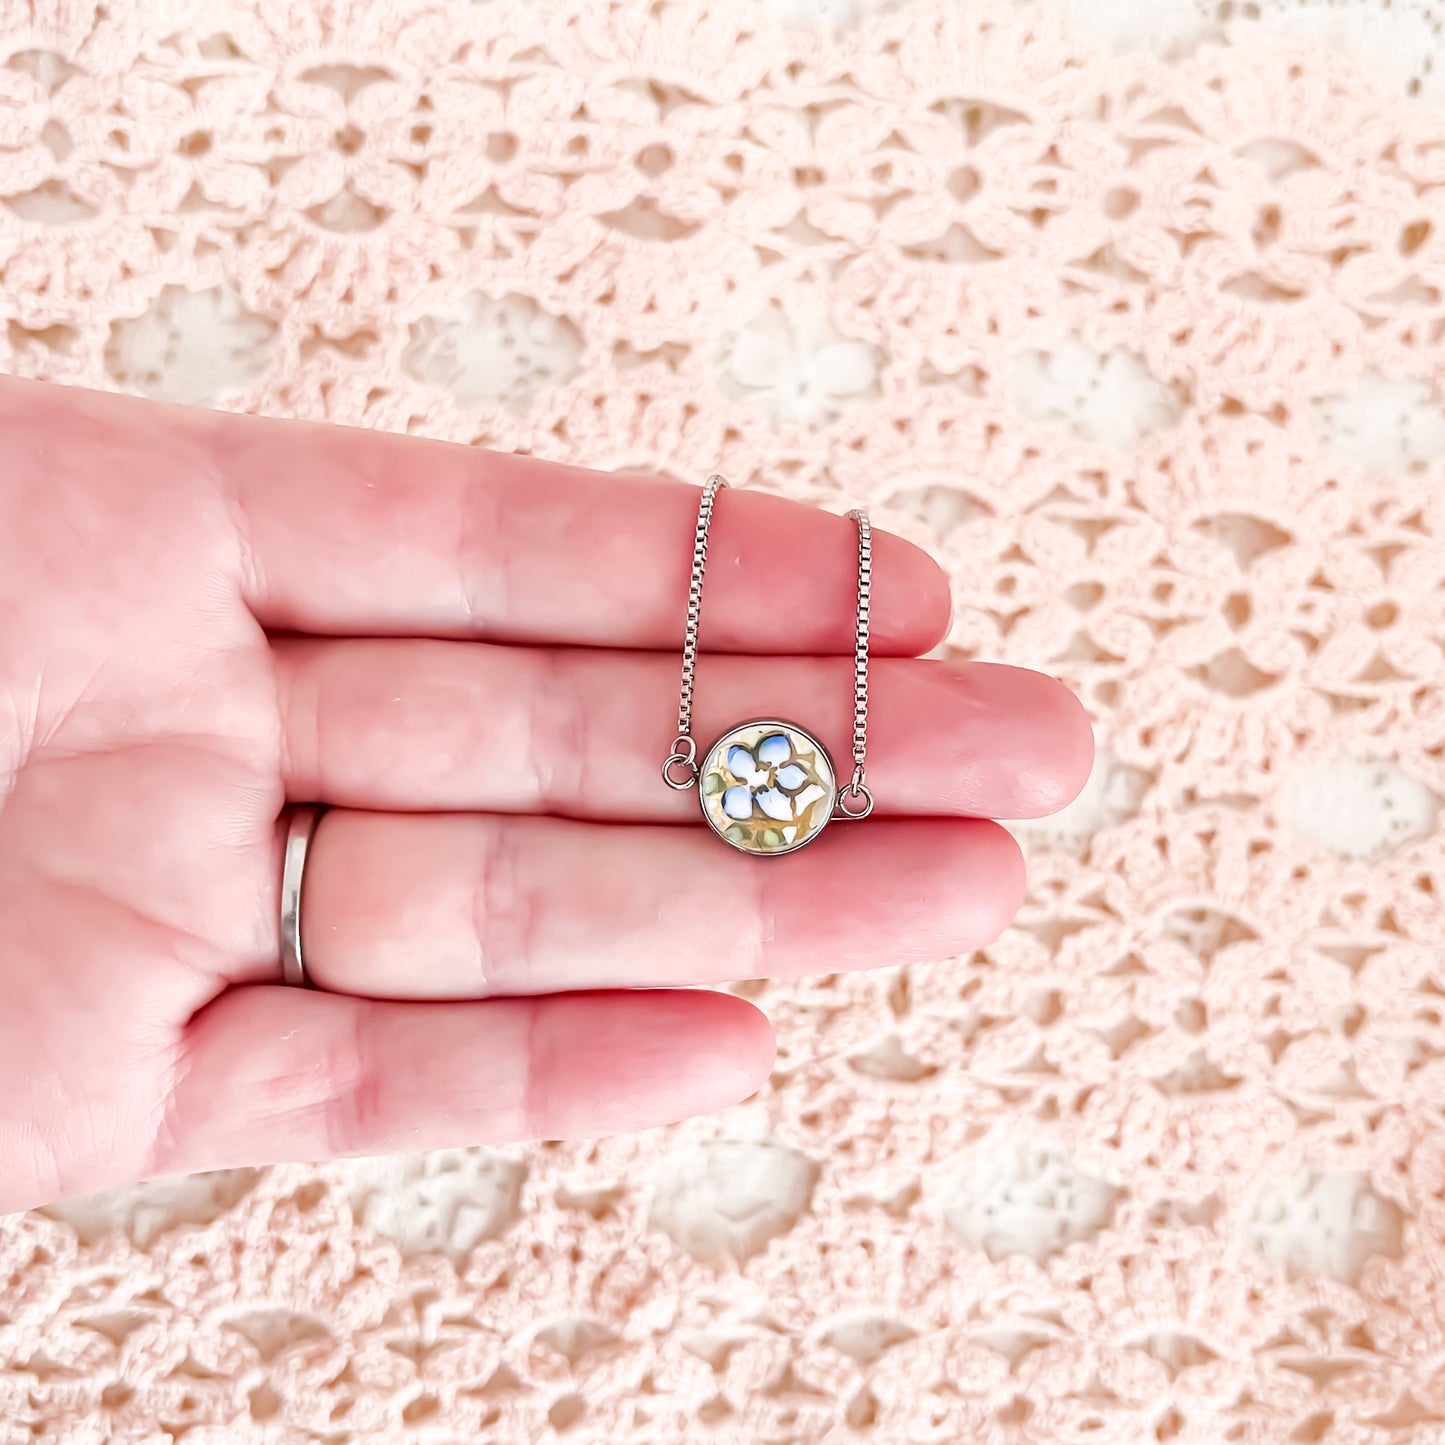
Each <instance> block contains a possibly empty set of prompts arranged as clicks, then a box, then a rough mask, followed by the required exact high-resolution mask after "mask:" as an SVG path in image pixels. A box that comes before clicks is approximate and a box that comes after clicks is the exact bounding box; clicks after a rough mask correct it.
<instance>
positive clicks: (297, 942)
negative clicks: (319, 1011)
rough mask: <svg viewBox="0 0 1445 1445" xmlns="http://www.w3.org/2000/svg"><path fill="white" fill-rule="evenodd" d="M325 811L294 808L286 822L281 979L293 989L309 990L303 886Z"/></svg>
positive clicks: (307, 807)
mask: <svg viewBox="0 0 1445 1445" xmlns="http://www.w3.org/2000/svg"><path fill="white" fill-rule="evenodd" d="M325 811H326V809H325V808H316V807H311V806H309V805H307V806H304V807H299V808H293V809H292V810H291V812H290V814H289V815H288V817H287V820H286V844H285V848H284V849H283V851H282V854H281V977H282V981H283V982H285V983H287V984H289V985H290V986H291V987H292V988H309V987H310V980H308V979H307V977H306V962H305V958H304V956H303V954H302V952H301V885H302V883H303V882H304V881H305V877H306V854H307V852H308V851H309V849H310V847H311V840H312V839H313V838H314V837H315V836H316V826H317V824H318V823H320V821H321V815H322V814H323V813H324V812H325Z"/></svg>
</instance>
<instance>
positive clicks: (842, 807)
mask: <svg viewBox="0 0 1445 1445" xmlns="http://www.w3.org/2000/svg"><path fill="white" fill-rule="evenodd" d="M850 798H862V800H863V806H862V807H861V808H857V809H854V808H850V807H849V806H848V801H849V799H850ZM837 806H838V816H839V817H840V818H846V819H848V821H849V822H852V823H858V822H861V821H862V820H863V819H864V818H866V817H867V816H868V815H869V813H871V812H872V811H873V794H872V793H870V792H869V791H868V788H867V786H866V785H865V784H863V783H859V782H852V783H849V784H848V786H847V787H846V788H844V789H843V791H842V792H841V793H839V794H838V805H837Z"/></svg>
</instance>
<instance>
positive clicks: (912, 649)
mask: <svg viewBox="0 0 1445 1445" xmlns="http://www.w3.org/2000/svg"><path fill="white" fill-rule="evenodd" d="M696 506H697V491H696V489H694V488H691V487H683V486H679V485H675V484H670V483H665V482H655V481H643V480H627V479H621V478H615V477H606V476H599V475H593V474H589V473H586V472H580V471H575V470H570V469H568V468H565V467H561V466H555V465H551V464H547V463H541V462H537V461H533V460H529V459H525V458H518V457H508V456H499V455H493V454H489V453H486V452H481V451H476V450H472V449H470V448H465V447H455V446H448V445H442V444H439V443H430V442H422V441H416V440H412V439H407V438H400V437H393V436H385V435H376V434H369V433H363V432H359V431H348V430H341V429H336V428H328V427H318V426H310V425H299V424H292V423H279V422H269V421H260V420H256V419H253V418H248V417H239V416H232V415H223V414H215V413H205V412H190V411H183V410H179V409H172V408H164V407H159V406H154V405H150V404H147V403H142V402H136V401H130V400H125V399H121V398H116V397H107V396H102V395H99V394H92V393H86V392H81V391H74V390H67V389H61V388H55V387H46V386H41V385H35V384H30V383H21V382H16V381H8V382H4V383H0V1209H19V1208H23V1207H27V1206H30V1205H34V1204H38V1203H41V1202H44V1201H47V1200H51V1199H54V1198H58V1197H61V1196H65V1195H71V1194H75V1193H79V1192H85V1191H90V1190H94V1189H97V1188H101V1187H104V1186H110V1185H115V1184H119V1183H123V1182H127V1181H131V1180H134V1179H139V1178H143V1177H146V1176H150V1175H155V1174H161V1173H170V1172H178V1171H194V1170H205V1169H213V1168H220V1167H225V1166H231V1165H236V1164H241V1163H259V1162H263V1161H272V1160H282V1159H304V1158H313V1157H319V1156H328V1155H338V1154H350V1153H358V1152H361V1153H376V1152H383V1151H387V1150H391V1149H395V1148H404V1149H420V1148H425V1147H430V1146H439V1145H444V1144H456V1143H463V1142H486V1141H504V1140H512V1139H519V1138H526V1137H548V1138H561V1137H567V1136H577V1135H590V1134H598V1133H606V1132H614V1131H621V1130H631V1129H636V1128H639V1127H642V1126H644V1125H650V1124H658V1123H663V1122H668V1121H671V1120H674V1119H677V1118H680V1117H682V1116H684V1115H687V1114H690V1113H694V1112H699V1111H705V1110H711V1109H714V1108H716V1107H719V1106H722V1105H725V1104H728V1103H731V1102H733V1101H735V1100H737V1099H739V1098H742V1097H744V1096H746V1095H747V1094H749V1093H750V1092H752V1091H753V1090H754V1089H756V1088H757V1087H758V1086H759V1085H760V1084H761V1083H762V1082H763V1081H764V1080H765V1079H766V1078H767V1075H768V1072H769V1069H770V1067H771V1065H772V1060H773V1042H772V1035H771V1031H770V1029H769V1027H768V1025H767V1023H766V1021H765V1020H764V1019H763V1018H762V1016H761V1015H760V1014H758V1013H757V1012H756V1010H754V1009H753V1008H752V1007H751V1006H750V1005H749V1004H747V1003H745V1002H743V1001H742V1000H741V999H738V998H735V997H732V996H730V995H726V994H717V993H709V992H703V991H699V990H694V989H689V990H687V991H669V990H672V989H676V988H677V987H679V986H685V985H696V984H703V983H709V982H715V981H719V980H725V979H737V978H753V977H760V976H764V975H769V976H779V975H789V974H800V973H806V972H812V971H818V972H822V971H828V972H832V971H839V970H843V969H852V968H866V967H869V966H871V965H877V964H883V963H896V962H899V961H904V960H908V959H916V958H925V957H927V958H946V957H950V956H952V955H954V954H957V953H960V952H963V951H966V950H969V949H972V948H974V947H977V946H978V945H980V944H982V943H984V942H986V941H988V940H989V939H991V938H993V937H994V936H995V935H996V934H997V933H998V932H999V931H1000V930H1001V929H1002V928H1003V927H1004V926H1005V924H1006V923H1007V921H1008V919H1009V918H1010V917H1011V915H1012V913H1013V911H1014V909H1015V907H1016V906H1017V904H1018V902H1019V901H1020V898H1021V894H1022V890H1023V870H1022V866H1021V863H1020V859H1019V855H1018V851H1017V849H1016V848H1015V846H1014V844H1013V842H1012V840H1011V839H1010V838H1009V836H1008V834H1007V833H1006V832H1005V831H1004V830H1003V829H1001V828H999V827H997V826H996V825H995V824H992V823H989V822H985V821H980V820H981V819H983V818H989V817H1021V816H1029V815H1036V814H1040V813H1043V812H1047V811H1049V810H1051V809H1053V808H1056V807H1058V806H1061V805H1062V804H1064V803H1065V802H1067V801H1068V800H1069V798H1070V797H1072V796H1073V794H1074V793H1075V791H1076V790H1077V789H1078V788H1079V787H1080V786H1081V785H1082V783H1083V780H1084V777H1085V775H1086V773H1087V770H1088V766H1089V758H1090V738H1089V730H1088V728H1087V726H1086V724H1085V721H1084V717H1083V714H1082V711H1081V710H1080V708H1079V707H1078V705H1077V704H1076V703H1075V702H1074V700H1073V699H1072V697H1071V696H1070V695H1069V694H1068V693H1067V692H1066V691H1065V690H1064V689H1063V688H1062V687H1060V686H1058V685H1057V684H1055V683H1053V682H1050V681H1048V680H1047V679H1045V678H1042V677H1040V676H1037V675H1035V674H1033V673H1028V672H1022V671H1018V670H1014V669H1009V668H1001V667H988V666H982V665H972V664H970V665H964V666H946V665H943V664H939V663H932V662H920V661H916V660H913V659H914V658H915V657H916V655H917V654H918V653H920V652H922V651H925V650H927V649H929V648H931V647H932V646H934V645H935V644H936V643H937V642H938V640H939V639H940V637H941V636H942V635H943V632H944V630H945V628H946V626H947V621H948V607H949V602H948V592H947V585H946V582H945V579H944V577H943V575H942V573H941V572H940V571H939V570H938V568H937V567H936V566H935V565H934V564H933V563H932V562H931V561H930V560H929V559H928V557H927V556H925V555H924V554H923V553H922V552H920V551H919V550H917V549H916V548H914V547H912V546H911V545H909V544H908V543H906V542H903V541H901V540H899V539H897V538H894V537H889V536H885V535H877V536H876V540H875V572H874V603H875V605H874V612H873V627H874V632H873V635H874V651H875V657H876V658H877V661H876V663H875V666H874V670H873V679H872V707H871V719H870V722H871V733H870V760H869V768H870V770H869V780H870V783H871V784H872V787H873V791H874V793H875V794H876V796H877V799H878V809H877V812H876V813H875V814H874V816H873V818H872V819H870V820H869V821H868V822H867V823H864V824H857V825H835V826H833V827H831V828H830V829H829V830H828V832H827V833H826V835H825V836H824V837H823V838H821V839H820V840H819V841H818V842H817V843H816V844H815V845H813V846H812V847H810V848H808V849H806V850H804V851H803V852H801V853H799V854H797V855H796V856H794V857H790V858H787V859H785V860H778V861H771V862H769V861H757V860H752V859H748V858H745V857H743V856H741V855H739V854H736V853H734V852H732V851H731V850H729V849H728V848H726V847H725V846H722V845H720V844H719V843H718V842H717V840H716V839H715V838H713V837H712V835H711V834H710V833H709V831H708V830H707V829H706V827H705V826H704V825H703V824H702V822H701V820H700V819H699V817H698V815H697V804H696V800H695V798H694V797H693V796H692V795H691V794H681V795H679V794H676V793H672V792H670V791H669V790H668V789H667V788H665V787H663V786H662V783H661V780H660V777H659V773H658V768H659V765H660V762H661V756H662V754H663V753H664V752H665V751H666V748H667V743H668V740H669V739H670V737H671V735H672V727H671V724H672V723H673V722H674V721H675V717H674V713H675V708H676V690H677V684H678V667H679V649H680V639H681V631H682V620H683V619H682V610H683V608H682V602H683V599H684V598H685V596H686V591H687V569H688V566H689V563H690V560H691V551H692V547H691V537H692V529H693V521H694V513H695V509H696ZM855 565H856V551H855V542H854V536H853V531H852V527H851V524H850V523H848V522H846V521H845V520H843V519H841V518H837V517H833V516H828V515H824V514H822V513H817V512H813V511H810V510H807V509H805V508H803V507H800V506H797V505H794V504H792V503H789V502H785V501H782V500H779V499H777V498H774V497H770V496H766V495H760V494H750V493H746V492H739V491H733V492H729V493H727V494H726V495H725V498H724V501H723V502H722V503H721V504H720V505H719V511H718V516H717V520H716V522H715V524H714V529H713V538H712V549H711V551H710V554H709V567H708V584H707V596H706V609H705V613H704V622H703V646H704V649H705V651H704V656H703V666H702V670H701V672H700V674H699V682H698V699H697V726H696V731H697V733H698V735H699V737H700V738H702V739H706V738H707V737H708V736H709V735H710V733H716V732H720V731H721V730H722V729H723V727H724V726H726V725H728V724H730V723H732V722H734V721H736V720H737V719H738V718H739V717H746V716H755V715H758V714H759V713H764V714H766V713H774V714H776V715H781V716H784V717H790V716H791V717H795V718H797V719H798V720H799V721H801V722H803V723H805V724H807V725H811V726H813V727H815V728H816V730H817V731H818V732H819V733H820V734H821V736H822V738H823V739H824V741H825V742H826V743H828V745H829V746H830V747H833V748H836V749H837V750H838V753H839V755H843V756H846V753H847V742H848V739H849V736H850V725H851V717H852V711H851V709H852V703H851V679H852V661H851V657H850V656H849V655H848V654H849V653H850V650H851V645H852V632H853V587H854V575H853V569H854V567H855ZM723 653H730V654H733V655H731V656H723V655H721V654H723ZM784 654H800V655H784ZM288 800H289V801H303V800H305V801H318V802H324V803H327V804H331V805H333V807H334V809H335V810H334V811H332V812H330V813H328V814H327V815H326V817H325V819H324V820H323V822H322V825H321V828H320V831H319V832H318V834H317V837H316V841H315V843H314V845H313V849H312V854H311V861H310V863H309V866H308V871H307V882H306V896H305V911H304V916H303V932H304V936H305V943H306V961H307V965H308V968H309V970H310V973H311V975H312V978H313V980H314V981H315V983H316V984H317V985H318V986H319V989H320V990H321V991H307V990H300V989H293V988H286V987H282V986H280V983H279V981H280V965H279V962H278V957H279V944H278V888H279V877H280V863H279V841H278V838H279V835H278V818H279V817H280V815H281V813H282V809H283V807H284V806H285V804H286V803H287V802H288ZM679 824H681V825H686V826H676V825H679ZM631 989H639V990H646V991H639V992H628V991H627V990H631Z"/></svg>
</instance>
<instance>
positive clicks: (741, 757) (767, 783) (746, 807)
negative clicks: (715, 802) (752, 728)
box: [722, 733, 821, 823]
mask: <svg viewBox="0 0 1445 1445" xmlns="http://www.w3.org/2000/svg"><path fill="white" fill-rule="evenodd" d="M727 766H728V772H730V773H731V774H732V775H733V777H735V778H737V779H738V781H737V783H736V784H735V785H734V786H733V787H731V788H728V789H727V790H726V791H725V792H724V793H723V797H722V808H723V812H724V813H726V814H727V815H728V817H729V818H735V819H737V820H738V821H739V822H744V821H746V820H747V819H749V818H751V817H753V816H755V810H757V811H761V812H762V813H763V815H764V816H765V817H768V818H771V819H772V820H773V821H774V822H776V823H792V822H796V821H797V818H798V809H799V807H800V805H801V806H804V807H806V806H807V805H809V804H811V803H812V802H813V797H811V796H809V797H807V798H806V801H805V800H804V797H803V796H800V795H803V794H804V792H805V790H807V792H810V793H811V792H812V791H813V790H812V789H809V788H808V785H809V783H810V782H811V781H812V779H811V778H810V777H809V775H808V771H807V769H806V768H804V767H802V766H800V765H799V764H798V762H797V761H796V760H795V759H794V757H793V745H792V743H791V742H790V741H789V740H788V738H787V737H786V736H785V735H784V734H783V733H769V734H768V736H767V737H765V738H763V739H762V740H761V741H760V742H759V743H758V745H757V746H756V747H755V748H745V747H741V746H736V745H735V746H733V747H730V748H729V749H728V752H727ZM817 795H819V796H820V795H821V790H818V794H817Z"/></svg>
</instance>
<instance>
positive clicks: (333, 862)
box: [301, 810, 1023, 999]
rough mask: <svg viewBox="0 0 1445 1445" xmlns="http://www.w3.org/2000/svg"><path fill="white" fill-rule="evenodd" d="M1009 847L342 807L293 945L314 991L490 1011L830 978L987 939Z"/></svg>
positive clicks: (858, 828)
mask: <svg viewBox="0 0 1445 1445" xmlns="http://www.w3.org/2000/svg"><path fill="white" fill-rule="evenodd" d="M1022 895H1023V865H1022V860H1021V858H1020V856H1019V852H1018V849H1017V847H1016V846H1015V844H1014V842H1013V840H1012V839H1011V838H1010V837H1009V835H1008V834H1007V833H1006V832H1005V831H1004V830H1003V829H1002V828H1000V827H998V826H997V825H996V824H992V823H987V822H981V821H972V820H957V821H948V820H930V821H922V820H917V821H889V820H874V821H870V822H868V823H866V824H858V825H850V824H835V825H833V826H832V827H830V828H829V830H828V833H827V834H826V835H825V836H824V837H823V838H821V839H819V840H818V842H817V843H815V844H813V845H812V846H810V847H808V848H806V849H804V850H803V851H802V852H800V853H797V854H795V855H793V856H792V857H790V858H789V859H788V860H787V861H786V862H785V863H783V862H770V861H769V862H764V861H760V860H757V859H750V858H745V857H743V856H741V855H740V854H737V853H734V852H732V851H731V850H730V849H727V848H724V847H720V846H719V845H718V844H717V842H716V840H715V839H713V838H712V837H711V835H710V834H709V833H708V832H707V830H706V829H703V828H672V827H659V826H647V825H632V826H625V825H607V824H597V823H584V822H576V821H572V820H567V819H560V818H521V817H502V816H495V815H474V814H445V815H424V814H423V815H416V814H411V815H405V814H389V813H363V812H351V811H347V810H336V811H333V812H331V813H328V814H327V815H326V817H325V818H324V819H323V820H322V823H321V826H320V828H319V829H318V830H317V833H316V835H315V838H314V839H313V842H312V845H311V852H310V858H309V862H308V863H307V871H306V886H305V891H304V896H303V902H302V918H301V931H302V939H303V944H304V948H305V958H306V966H307V970H308V972H309V973H310V975H311V978H312V981H313V982H315V983H316V984H317V985H319V986H320V987H322V988H325V989H329V990H333V991H336V992H342V993H351V994H362V995H367V996H370V997H373V998H396V999H438V998H486V997H491V996H496V995H515V994H542V993H554V992H561V991H567V990H577V989H607V988H634V987H660V986H673V985H693V984H703V983H715V982H720V981H724V980H732V979H742V978H759V977H764V976H767V977H780V976H785V975H792V974H803V973H824V972H826V973H833V972H842V971H845V970H849V969H857V968H868V967H875V966H877V965H879V964H883V963H893V962H897V963H902V962H907V961H910V960H914V959H920V958H949V957H953V956H954V955H956V954H959V953H964V952H967V951H969V950H971V949H974V948H977V947H980V946H981V945H983V944H985V943H987V942H989V941H991V940H992V939H993V938H994V937H996V936H997V935H998V933H999V932H1000V931H1001V930H1002V929H1003V928H1004V927H1005V926H1006V925H1007V923H1008V921H1009V919H1010V918H1012V916H1013V914H1014V911H1015V910H1016V909H1017V907H1018V905H1019V903H1020V901H1021V899H1022Z"/></svg>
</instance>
